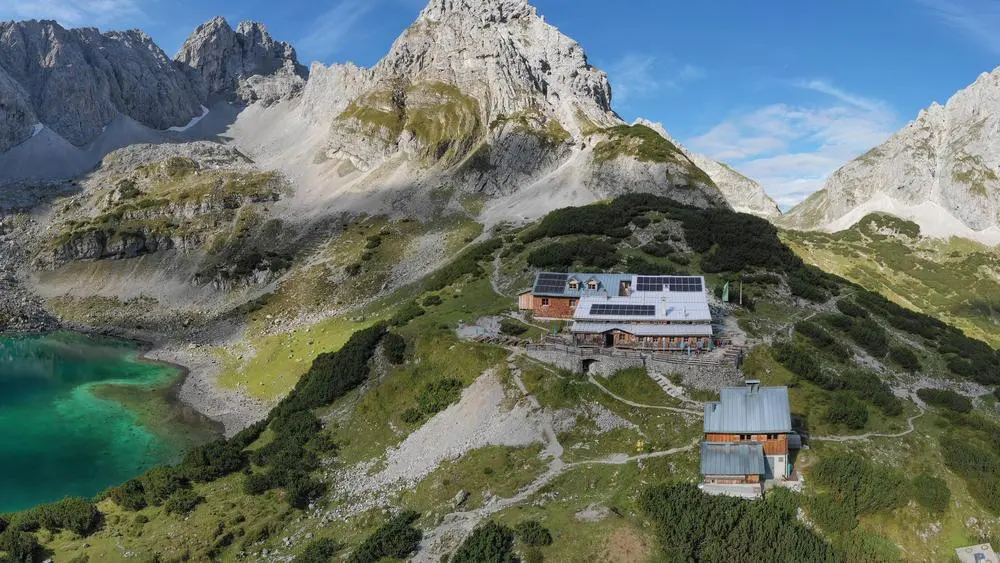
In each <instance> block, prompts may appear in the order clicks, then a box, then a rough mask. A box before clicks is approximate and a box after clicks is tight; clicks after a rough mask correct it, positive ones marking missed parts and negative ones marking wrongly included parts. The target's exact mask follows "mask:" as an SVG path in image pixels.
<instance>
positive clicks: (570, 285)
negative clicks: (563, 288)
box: [569, 280, 580, 289]
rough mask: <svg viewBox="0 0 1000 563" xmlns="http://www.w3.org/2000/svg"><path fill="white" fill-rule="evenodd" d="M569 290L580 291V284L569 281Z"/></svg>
mask: <svg viewBox="0 0 1000 563" xmlns="http://www.w3.org/2000/svg"><path fill="white" fill-rule="evenodd" d="M569 288H570V289H580V282H578V281H576V280H569Z"/></svg>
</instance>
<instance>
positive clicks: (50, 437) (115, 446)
mask: <svg viewBox="0 0 1000 563" xmlns="http://www.w3.org/2000/svg"><path fill="white" fill-rule="evenodd" d="M181 377H182V373H181V372H180V370H178V369H177V368H175V367H173V366H169V365H165V364H159V363H154V362H147V361H144V360H142V359H141V350H140V349H139V347H138V346H137V345H136V344H134V343H131V342H124V341H121V340H116V339H110V338H103V337H94V336H85V335H80V334H72V333H56V334H49V335H26V336H16V335H15V336H4V335H0V512H4V511H10V510H19V509H23V508H28V507H30V506H34V505H36V504H40V503H44V502H49V501H53V500H59V499H61V498H63V497H65V496H67V495H75V496H83V497H91V496H93V495H95V494H96V493H98V492H100V491H102V490H104V489H105V488H107V487H108V486H110V485H116V484H120V483H122V482H124V481H127V480H128V479H131V478H132V477H135V476H137V475H139V474H140V473H142V472H144V471H145V470H147V469H149V468H151V467H153V466H155V465H158V464H161V463H165V462H174V461H177V460H178V459H179V458H180V457H181V456H183V453H184V452H185V451H186V450H187V449H188V448H190V447H192V446H193V445H196V444H199V443H203V442H205V441H208V440H211V439H213V438H215V437H217V436H218V435H219V430H218V428H217V427H216V426H215V425H213V424H211V423H210V422H209V421H207V420H206V419H204V417H201V416H200V415H198V414H197V413H195V412H193V411H192V410H191V409H190V408H187V407H185V406H184V405H180V404H178V403H177V402H176V401H175V400H173V392H172V387H173V386H174V385H175V384H176V383H178V382H179V381H180V379H181Z"/></svg>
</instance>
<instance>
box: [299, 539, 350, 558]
mask: <svg viewBox="0 0 1000 563" xmlns="http://www.w3.org/2000/svg"><path fill="white" fill-rule="evenodd" d="M342 548H343V546H342V545H340V544H339V543H337V542H336V541H334V540H332V539H330V538H318V539H314V540H312V541H311V542H309V543H308V544H307V545H306V547H305V549H303V550H302V553H300V554H298V555H296V556H295V559H293V560H292V563H330V561H332V560H333V556H334V555H336V554H337V552H338V551H340V550H341V549H342Z"/></svg>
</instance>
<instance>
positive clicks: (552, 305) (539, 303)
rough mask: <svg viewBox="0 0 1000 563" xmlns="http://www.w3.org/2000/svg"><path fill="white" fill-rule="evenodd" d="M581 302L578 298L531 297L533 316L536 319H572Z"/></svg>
mask: <svg viewBox="0 0 1000 563" xmlns="http://www.w3.org/2000/svg"><path fill="white" fill-rule="evenodd" d="M579 302H580V300H579V299H578V298H576V297H541V296H538V295H532V296H531V314H532V315H533V316H534V317H535V318H536V319H567V320H569V319H572V318H573V313H575V312H576V305H577V303H579Z"/></svg>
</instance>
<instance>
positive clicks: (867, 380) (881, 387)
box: [840, 368, 903, 416]
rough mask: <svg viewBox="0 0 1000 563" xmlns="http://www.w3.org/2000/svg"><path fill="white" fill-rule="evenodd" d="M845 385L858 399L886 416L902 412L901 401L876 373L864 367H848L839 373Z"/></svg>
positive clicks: (897, 414)
mask: <svg viewBox="0 0 1000 563" xmlns="http://www.w3.org/2000/svg"><path fill="white" fill-rule="evenodd" d="M840 378H841V381H843V382H844V385H845V387H846V388H847V389H848V390H849V391H851V392H853V393H854V394H855V396H856V397H857V398H859V399H862V400H865V401H868V402H870V403H872V404H873V405H875V406H876V407H878V408H879V410H881V411H882V413H883V414H884V415H886V416H899V415H901V414H903V401H902V400H901V399H900V398H899V397H897V396H896V395H895V394H893V392H892V387H890V386H889V384H888V383H886V382H884V381H882V379H881V378H879V376H878V374H877V373H875V372H872V371H869V370H865V369H859V368H856V369H849V370H847V371H846V372H844V373H843V374H842V375H841V377H840Z"/></svg>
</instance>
